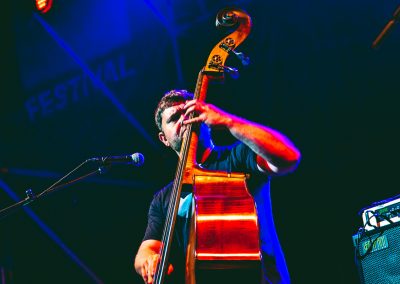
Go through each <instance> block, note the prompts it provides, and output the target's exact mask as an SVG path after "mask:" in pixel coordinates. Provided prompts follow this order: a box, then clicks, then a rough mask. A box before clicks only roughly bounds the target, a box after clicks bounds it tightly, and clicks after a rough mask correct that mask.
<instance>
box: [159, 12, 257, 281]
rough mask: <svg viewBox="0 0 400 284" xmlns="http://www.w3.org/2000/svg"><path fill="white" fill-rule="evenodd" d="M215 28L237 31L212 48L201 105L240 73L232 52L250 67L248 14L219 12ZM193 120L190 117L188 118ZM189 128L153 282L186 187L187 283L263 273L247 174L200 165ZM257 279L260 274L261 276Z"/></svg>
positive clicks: (162, 268) (164, 262)
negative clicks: (213, 86) (243, 49)
mask: <svg viewBox="0 0 400 284" xmlns="http://www.w3.org/2000/svg"><path fill="white" fill-rule="evenodd" d="M216 25H217V27H218V26H221V27H226V28H231V29H232V28H234V31H233V32H231V33H230V34H228V35H227V36H225V37H224V38H223V39H222V40H221V41H220V42H218V43H217V44H216V45H215V46H214V48H213V49H212V51H211V53H210V55H209V56H208V59H207V62H206V64H205V66H204V67H203V68H202V70H201V71H200V72H199V75H198V78H197V84H196V89H195V92H194V98H195V99H197V100H199V101H205V99H206V93H207V88H208V85H209V83H211V82H213V81H220V80H221V79H222V78H223V75H224V72H226V71H228V72H236V71H235V70H234V69H233V68H230V67H227V66H225V61H226V59H227V58H228V56H229V55H231V54H234V55H235V56H238V57H239V59H240V60H242V63H244V64H246V63H247V62H246V57H245V56H244V55H243V54H242V53H240V52H237V51H236V48H237V47H238V46H239V45H240V44H241V43H242V42H243V41H244V40H245V39H246V38H247V36H248V34H249V33H250V30H251V25H252V23H251V18H250V16H249V15H248V14H247V13H246V12H245V11H243V10H241V9H238V8H225V9H223V10H221V11H220V12H219V13H218V14H217V18H216ZM193 116H194V114H191V117H190V118H193ZM187 127H188V129H187V131H186V132H185V134H184V136H183V140H182V146H181V150H180V154H179V159H178V165H177V169H176V174H175V178H174V182H173V187H172V192H171V198H170V203H169V207H168V212H167V216H166V221H165V225H164V231H163V236H162V240H161V242H162V247H161V250H160V262H159V264H158V266H157V270H156V273H155V275H154V283H156V284H162V283H164V279H165V275H166V272H167V269H168V257H169V254H170V249H171V244H172V239H173V234H174V228H175V221H176V217H177V212H178V207H179V202H180V195H181V192H182V187H183V186H185V187H186V186H188V185H189V186H190V187H191V189H192V192H193V195H192V196H193V199H192V208H193V210H192V212H193V213H192V219H191V223H190V224H191V225H190V236H189V242H188V246H187V249H186V251H187V256H186V268H185V283H186V284H194V283H199V284H202V281H199V279H196V278H199V275H207V273H210V275H212V276H211V277H214V276H215V275H220V273H222V274H223V273H225V272H226V273H229V274H230V275H234V272H238V271H239V272H240V271H260V260H261V253H260V244H259V229H258V223H257V212H256V208H255V203H254V200H253V198H252V196H251V195H250V194H249V191H248V189H247V185H246V180H247V178H248V176H247V175H246V174H245V173H237V172H224V171H210V170H205V169H202V168H201V167H199V165H198V163H197V161H196V151H197V146H198V141H199V133H198V132H197V131H196V127H195V126H193V125H192V124H188V125H187ZM216 272H217V273H218V274H215V273H216ZM252 273H253V272H252ZM256 273H257V272H256ZM257 275H261V272H260V273H259V274H257ZM202 277H204V276H202ZM218 277H219V276H218ZM204 278H205V279H207V277H204ZM209 279H210V278H209ZM256 279H259V280H260V279H261V276H256ZM207 282H208V283H209V281H207ZM231 283H232V282H231ZM246 283H251V282H249V281H246Z"/></svg>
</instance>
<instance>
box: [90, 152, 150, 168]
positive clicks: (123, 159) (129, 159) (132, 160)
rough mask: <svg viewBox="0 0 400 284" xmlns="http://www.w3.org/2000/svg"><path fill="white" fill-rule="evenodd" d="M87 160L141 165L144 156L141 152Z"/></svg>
mask: <svg viewBox="0 0 400 284" xmlns="http://www.w3.org/2000/svg"><path fill="white" fill-rule="evenodd" d="M86 162H100V163H102V164H105V165H113V164H124V165H133V166H136V167H140V166H142V165H143V163H144V156H143V155H142V154H140V153H134V154H132V155H125V156H105V157H95V158H90V159H87V160H86Z"/></svg>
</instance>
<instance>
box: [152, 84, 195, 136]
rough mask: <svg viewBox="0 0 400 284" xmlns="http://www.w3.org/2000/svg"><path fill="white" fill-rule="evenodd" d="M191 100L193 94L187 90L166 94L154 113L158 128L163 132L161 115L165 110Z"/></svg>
mask: <svg viewBox="0 0 400 284" xmlns="http://www.w3.org/2000/svg"><path fill="white" fill-rule="evenodd" d="M191 99H193V94H192V93H189V92H188V91H186V90H171V91H169V92H167V93H165V94H164V96H163V97H162V98H161V100H160V102H159V103H158V105H157V108H156V110H155V112H154V120H155V122H156V125H157V128H158V129H159V130H160V131H162V126H161V121H162V119H161V114H162V113H163V111H164V110H165V109H167V108H169V107H172V106H174V105H177V104H181V103H184V102H185V101H187V100H191Z"/></svg>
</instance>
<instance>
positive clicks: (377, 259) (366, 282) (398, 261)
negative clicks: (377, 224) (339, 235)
mask: <svg viewBox="0 0 400 284" xmlns="http://www.w3.org/2000/svg"><path fill="white" fill-rule="evenodd" d="M353 243H354V246H355V260H356V265H357V268H358V273H359V276H360V280H361V283H362V284H396V283H400V222H399V223H395V224H391V225H387V226H384V227H382V228H378V229H375V230H372V231H369V232H366V233H365V234H364V235H361V236H360V235H358V234H357V235H354V236H353Z"/></svg>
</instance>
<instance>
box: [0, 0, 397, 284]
mask: <svg viewBox="0 0 400 284" xmlns="http://www.w3.org/2000/svg"><path fill="white" fill-rule="evenodd" d="M6 2H7V3H5V4H4V6H3V9H1V16H2V19H3V20H4V25H2V27H1V28H2V31H4V32H2V38H3V39H2V45H3V46H2V49H1V56H2V62H3V63H2V64H1V72H2V76H1V77H2V83H1V89H2V92H1V93H2V95H1V97H0V121H1V131H0V209H1V208H5V207H7V206H10V205H12V204H14V203H15V202H16V201H17V200H20V199H22V198H24V197H25V191H26V190H28V189H31V190H32V191H33V192H34V193H35V194H38V193H40V192H41V191H43V190H44V189H46V188H47V187H49V186H50V185H51V184H53V183H54V182H55V181H57V180H58V179H59V178H61V177H62V176H63V175H65V174H67V173H68V172H69V171H71V170H72V169H74V168H75V167H76V166H78V165H79V164H81V163H82V162H84V161H85V160H86V159H88V158H91V157H97V156H108V155H123V154H132V153H136V152H138V153H142V154H143V156H144V157H145V162H144V164H143V166H142V167H132V166H115V167H113V168H111V169H109V170H107V171H105V172H103V173H102V174H98V175H95V176H92V177H90V178H87V179H84V180H82V181H79V182H76V183H74V184H72V185H70V186H68V187H66V188H63V189H60V190H58V191H56V192H54V193H52V194H51V195H48V196H47V197H45V198H43V199H40V200H37V201H35V202H33V203H31V204H29V205H28V206H26V207H24V209H21V208H19V209H18V210H15V211H13V212H11V213H10V214H9V215H8V216H6V217H3V218H2V219H0V269H1V270H0V272H1V275H2V281H3V282H2V283H3V284H4V283H7V284H8V283H14V284H22V283H24V284H25V283H141V280H140V278H139V277H138V276H137V275H136V274H135V273H134V272H133V258H134V255H135V252H136V251H137V248H138V246H139V244H140V242H141V238H142V237H143V233H144V229H145V226H146V215H147V210H148V206H149V202H150V200H151V198H152V196H153V194H154V193H155V192H156V191H157V190H158V189H159V188H160V187H162V186H163V185H165V184H166V183H168V182H169V181H171V180H172V178H173V176H174V172H175V166H176V162H177V159H176V155H175V154H174V153H173V152H172V151H170V150H165V149H163V145H162V144H161V143H160V142H158V138H157V130H156V128H155V126H154V118H153V112H154V109H155V107H156V104H157V102H158V100H159V98H160V97H161V96H162V95H163V93H165V92H166V91H168V90H170V89H188V90H190V91H193V90H194V87H195V83H196V79H197V74H198V72H199V70H200V69H201V68H202V67H203V65H204V64H205V61H206V59H207V57H208V54H209V52H210V51H211V49H212V48H213V46H214V45H215V44H216V43H217V42H218V41H219V40H220V39H221V38H222V37H223V36H224V35H225V33H224V31H223V30H218V29H216V28H215V25H214V23H215V17H216V14H217V12H218V11H219V10H220V9H222V8H224V7H226V6H237V7H240V8H242V9H245V10H246V11H247V12H248V13H249V14H250V15H251V17H252V19H253V29H252V33H251V34H250V36H249V37H248V39H247V40H246V41H245V42H244V43H243V44H242V45H241V46H240V47H239V48H238V49H239V51H242V52H244V53H245V54H246V55H247V56H249V57H250V61H251V64H250V65H249V66H247V67H243V66H241V65H240V62H239V61H238V60H237V59H235V58H233V57H230V58H229V60H228V62H227V64H228V65H230V66H233V67H236V68H238V69H239V72H240V77H239V78H238V79H236V80H235V79H232V78H230V77H229V76H228V77H227V78H226V80H225V83H224V84H222V85H215V86H211V87H210V90H209V92H208V99H207V100H208V101H209V102H210V103H213V104H216V105H218V106H219V107H221V108H223V109H225V110H227V111H230V112H232V113H235V114H237V115H239V116H243V117H246V118H248V119H250V120H253V121H256V122H259V123H262V124H266V125H269V126H271V127H273V128H276V129H278V130H280V131H282V132H283V133H284V134H286V135H287V136H288V137H290V138H291V139H292V140H293V141H294V143H295V144H296V145H297V146H298V148H299V149H300V150H301V151H302V155H303V158H302V161H301V163H300V166H299V168H298V170H297V171H296V172H295V173H293V174H290V175H288V176H284V177H279V178H276V179H274V180H273V182H272V202H273V209H274V215H275V223H276V226H277V229H278V234H279V238H280V240H281V244H282V247H283V249H284V251H285V255H286V258H287V262H288V266H289V271H290V273H291V275H292V278H293V283H335V284H337V283H346V284H348V283H357V281H358V276H357V274H356V267H355V264H354V249H353V247H352V241H351V236H352V234H354V233H355V232H356V230H357V228H358V227H359V226H360V225H361V217H360V216H358V215H357V212H358V211H359V210H360V209H361V208H363V207H364V206H367V205H369V204H371V203H372V202H374V201H379V200H382V199H385V198H388V197H392V196H394V195H396V194H398V192H397V191H398V189H397V186H395V184H396V181H397V180H396V172H395V171H396V169H397V161H398V158H399V157H398V151H397V144H398V143H397V139H398V138H396V137H397V135H396V132H397V131H398V129H399V127H398V125H397V121H398V117H397V116H398V115H397V113H398V111H397V106H398V102H399V100H398V94H399V91H398V90H397V86H398V84H397V82H398V70H397V67H398V65H399V56H398V50H399V48H400V41H399V38H400V31H399V29H398V27H397V28H395V29H394V30H393V32H392V33H391V34H390V35H389V36H388V37H387V38H386V39H385V40H384V41H383V43H382V45H381V46H380V48H379V49H377V50H373V49H371V43H372V41H373V40H374V39H375V37H376V36H377V34H378V33H379V32H380V31H381V29H382V28H383V26H384V25H385V24H386V22H387V21H388V20H389V19H390V18H391V15H392V13H393V12H394V10H395V8H396V7H395V6H396V3H393V2H379V1H370V0H369V1H352V2H348V1H300V2H299V1H286V2H282V1H269V0H268V1H265V0H257V1H210V0H199V1H184V0H176V1H163V0H152V1H150V0H145V1H127V0H115V1H105V0H85V1H78V0H73V1H66V0H54V1H53V2H54V3H53V7H52V9H51V10H50V11H49V12H48V13H46V14H41V13H40V12H38V11H35V6H34V3H33V1H22V0H18V1H6ZM213 135H214V137H215V140H216V141H217V142H218V143H219V144H227V143H230V142H232V138H231V137H230V136H229V135H228V133H226V132H224V131H222V133H220V132H216V131H215V132H213ZM97 168H98V165H97V164H94V163H87V164H85V165H84V166H83V167H82V168H80V169H79V170H78V171H77V172H76V173H74V175H73V176H72V177H71V178H76V177H79V176H81V175H84V174H87V173H89V172H91V171H94V170H96V169H97ZM3 279H4V280H3ZM4 281H5V282H4Z"/></svg>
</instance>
